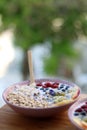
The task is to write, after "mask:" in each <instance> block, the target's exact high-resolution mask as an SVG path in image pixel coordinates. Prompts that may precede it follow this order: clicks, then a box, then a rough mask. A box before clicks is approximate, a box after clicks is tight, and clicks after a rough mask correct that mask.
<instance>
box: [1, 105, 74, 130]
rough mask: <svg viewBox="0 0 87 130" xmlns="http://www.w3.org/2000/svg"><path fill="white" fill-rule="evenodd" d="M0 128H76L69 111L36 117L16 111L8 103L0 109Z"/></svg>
mask: <svg viewBox="0 0 87 130" xmlns="http://www.w3.org/2000/svg"><path fill="white" fill-rule="evenodd" d="M0 130H76V128H75V127H74V126H73V125H72V124H71V122H70V121H69V119H68V116H67V111H66V112H64V113H60V114H58V115H56V117H53V118H45V119H34V118H30V117H25V116H21V115H19V114H17V113H16V112H14V111H13V110H12V109H11V108H10V107H9V106H8V105H5V106H3V107H2V108H1V109H0Z"/></svg>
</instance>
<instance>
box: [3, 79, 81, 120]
mask: <svg viewBox="0 0 87 130" xmlns="http://www.w3.org/2000/svg"><path fill="white" fill-rule="evenodd" d="M79 95H80V88H79V87H78V86H76V85H75V84H73V83H71V82H68V81H65V80H60V79H37V80H35V85H32V86H31V85H30V82H29V81H24V82H21V83H16V84H14V85H12V86H10V87H8V88H7V89H6V90H5V91H4V92H3V95H2V96H3V99H4V101H5V102H6V103H7V104H8V105H9V106H10V107H11V108H12V109H13V110H15V111H16V112H18V113H20V114H23V115H27V116H31V117H49V116H54V115H55V114H57V113H58V112H61V111H64V110H67V109H68V108H69V106H70V105H72V104H73V103H74V102H75V101H77V100H78V98H79Z"/></svg>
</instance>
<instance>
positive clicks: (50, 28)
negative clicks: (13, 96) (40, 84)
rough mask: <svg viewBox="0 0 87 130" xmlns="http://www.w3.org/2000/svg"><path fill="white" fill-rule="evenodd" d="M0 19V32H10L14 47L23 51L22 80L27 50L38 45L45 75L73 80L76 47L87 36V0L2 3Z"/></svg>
mask: <svg viewBox="0 0 87 130" xmlns="http://www.w3.org/2000/svg"><path fill="white" fill-rule="evenodd" d="M0 19H1V22H0V31H1V33H2V32H3V31H5V30H6V29H12V30H13V34H14V46H19V47H20V48H21V49H22V51H23V61H22V63H21V72H22V75H23V80H25V79H27V76H28V73H29V72H28V63H27V50H29V49H31V50H32V48H33V47H34V46H37V45H40V46H42V45H43V46H44V55H43V56H42V59H43V63H44V65H43V69H44V72H45V74H46V75H48V76H55V77H58V76H60V77H65V78H68V79H71V80H73V79H74V75H73V67H74V66H75V64H76V63H77V61H78V60H79V58H80V55H81V53H80V51H79V49H77V48H76V46H75V44H76V41H78V40H79V39H80V38H83V39H84V38H85V37H86V35H87V1H86V0H73V1H72V0H59V1H58V0H44V1H43V0H1V1H0ZM79 44H81V43H79ZM45 50H47V51H48V53H46V52H45ZM14 62H15V61H14ZM37 64H38V63H37ZM37 69H39V68H37Z"/></svg>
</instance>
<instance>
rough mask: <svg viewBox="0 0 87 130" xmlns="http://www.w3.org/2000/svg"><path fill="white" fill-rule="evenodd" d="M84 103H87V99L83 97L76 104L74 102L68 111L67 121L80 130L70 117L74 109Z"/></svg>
mask: <svg viewBox="0 0 87 130" xmlns="http://www.w3.org/2000/svg"><path fill="white" fill-rule="evenodd" d="M85 101H87V97H83V98H82V99H79V100H78V101H77V102H75V103H74V104H73V105H72V106H71V107H70V108H69V109H68V117H69V120H70V121H71V123H72V124H73V125H75V126H76V127H78V128H79V129H80V130H83V128H82V127H80V126H79V125H78V124H77V123H76V122H75V121H74V120H73V117H72V114H73V112H74V111H75V109H76V108H77V106H78V105H79V104H81V103H84V102H85Z"/></svg>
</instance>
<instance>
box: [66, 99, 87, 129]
mask: <svg viewBox="0 0 87 130" xmlns="http://www.w3.org/2000/svg"><path fill="white" fill-rule="evenodd" d="M68 116H69V119H70V121H71V122H72V123H73V124H74V125H75V126H76V127H77V128H78V129H79V130H87V97H85V98H82V99H80V101H78V102H76V103H75V104H73V105H72V106H71V107H70V108H69V111H68Z"/></svg>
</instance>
